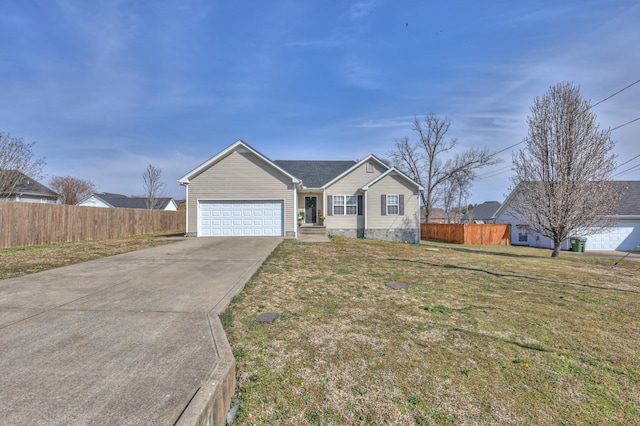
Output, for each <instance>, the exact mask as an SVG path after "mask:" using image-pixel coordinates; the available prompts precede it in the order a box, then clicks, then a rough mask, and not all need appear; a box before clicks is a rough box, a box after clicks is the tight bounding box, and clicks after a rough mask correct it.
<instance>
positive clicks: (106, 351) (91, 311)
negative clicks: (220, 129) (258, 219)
mask: <svg viewBox="0 0 640 426" xmlns="http://www.w3.org/2000/svg"><path fill="white" fill-rule="evenodd" d="M281 241H282V238H271V237H261V238H249V237H240V238H192V239H191V238H190V239H186V240H183V241H179V242H174V243H171V244H168V245H164V246H160V247H154V248H151V249H146V250H141V251H137V252H132V253H126V254H122V255H118V256H112V257H108V258H103V259H99V260H95V261H91V262H85V263H81V264H77V265H72V266H67V267H64V268H58V269H54V270H51V271H47V272H41V273H37V274H33V275H27V276H24V277H19V278H11V279H7V280H1V281H0V424H7V425H13V424H131V425H133V424H159V425H164V424H173V423H174V422H175V421H176V420H177V419H178V418H179V417H180V414H181V413H182V411H183V410H184V408H185V407H186V406H187V405H188V404H189V401H190V400H191V399H192V397H193V396H194V394H195V393H196V391H197V390H198V389H199V387H200V386H201V385H202V383H203V381H204V380H206V378H207V374H208V373H209V372H210V371H211V369H212V366H214V365H215V364H216V362H217V359H216V350H215V347H214V346H215V345H214V342H213V338H212V329H211V324H210V322H209V318H208V314H211V313H214V314H215V313H216V312H221V311H223V310H224V309H225V308H226V307H227V305H228V304H229V302H230V300H231V298H232V297H233V296H234V295H235V294H236V293H237V292H239V291H240V290H241V289H242V287H244V284H245V283H246V281H247V280H248V279H249V278H250V277H251V276H252V275H253V274H254V273H255V271H256V270H257V269H258V268H259V267H260V265H261V264H262V262H263V261H264V260H265V259H266V257H267V256H268V255H269V254H270V253H271V252H272V251H273V249H274V248H275V247H277V245H278V244H279V243H280V242H281ZM0 261H1V259H0Z"/></svg>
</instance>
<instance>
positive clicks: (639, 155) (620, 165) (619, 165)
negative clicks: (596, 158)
mask: <svg viewBox="0 0 640 426" xmlns="http://www.w3.org/2000/svg"><path fill="white" fill-rule="evenodd" d="M638 157H640V154H638V155H636V156H635V157H633V158H632V159H630V160H627V161H625V162H624V163H622V164H618V166H617V167H616V168H615V170H618V169H619V168H620V167H622V166H624V165H625V164H628V163H630V162H632V161H633V160H635V159H636V158H638Z"/></svg>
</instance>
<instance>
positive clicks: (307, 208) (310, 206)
mask: <svg viewBox="0 0 640 426" xmlns="http://www.w3.org/2000/svg"><path fill="white" fill-rule="evenodd" d="M304 223H311V224H315V223H318V197H316V196H315V195H307V196H305V197H304Z"/></svg>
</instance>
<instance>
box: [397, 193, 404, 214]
mask: <svg viewBox="0 0 640 426" xmlns="http://www.w3.org/2000/svg"><path fill="white" fill-rule="evenodd" d="M398 215H400V216H404V194H400V195H398Z"/></svg>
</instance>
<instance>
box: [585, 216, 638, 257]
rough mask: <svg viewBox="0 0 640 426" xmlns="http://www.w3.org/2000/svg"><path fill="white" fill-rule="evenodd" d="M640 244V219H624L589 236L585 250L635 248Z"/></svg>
mask: <svg viewBox="0 0 640 426" xmlns="http://www.w3.org/2000/svg"><path fill="white" fill-rule="evenodd" d="M638 244H640V221H624V222H620V223H618V224H617V225H616V226H615V227H613V228H611V229H609V230H607V231H604V232H601V233H596V234H592V235H588V236H587V244H586V246H585V250H633V248H634V247H635V246H636V245H638Z"/></svg>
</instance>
